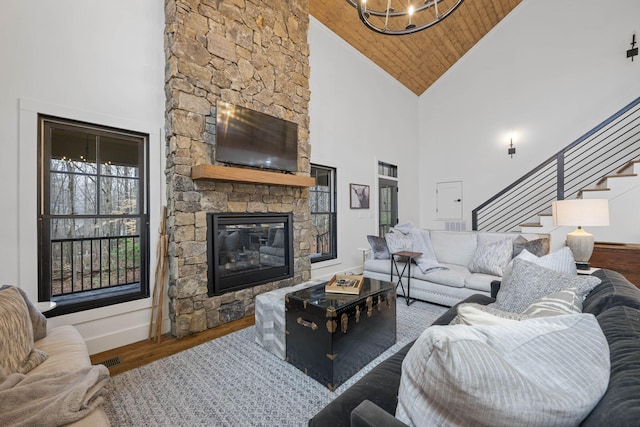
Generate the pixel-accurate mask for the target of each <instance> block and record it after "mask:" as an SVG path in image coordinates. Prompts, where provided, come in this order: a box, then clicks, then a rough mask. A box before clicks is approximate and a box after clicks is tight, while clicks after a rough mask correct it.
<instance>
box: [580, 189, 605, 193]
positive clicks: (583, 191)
mask: <svg viewBox="0 0 640 427" xmlns="http://www.w3.org/2000/svg"><path fill="white" fill-rule="evenodd" d="M587 191H611V189H610V188H583V189H582V190H580V191H578V194H581V193H586V192H587Z"/></svg>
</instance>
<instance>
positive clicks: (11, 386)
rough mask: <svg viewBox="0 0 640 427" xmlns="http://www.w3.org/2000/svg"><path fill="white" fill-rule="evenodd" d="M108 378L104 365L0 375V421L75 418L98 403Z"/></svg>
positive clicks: (48, 422) (49, 422)
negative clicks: (72, 370)
mask: <svg viewBox="0 0 640 427" xmlns="http://www.w3.org/2000/svg"><path fill="white" fill-rule="evenodd" d="M0 374H1V373H0ZM110 380H111V378H110V377H109V370H108V369H107V368H106V367H105V366H104V365H94V366H87V367H85V368H82V369H80V370H78V371H76V372H51V373H41V374H32V375H29V376H27V375H24V374H18V373H16V374H10V375H9V376H6V377H3V376H2V375H0V381H2V382H1V383H0V425H1V426H36V425H37V426H39V427H45V426H60V425H64V424H69V423H72V422H74V421H77V420H79V419H81V418H83V417H85V416H87V415H89V413H90V412H91V411H93V410H94V409H95V408H96V407H97V406H98V405H100V404H101V403H102V401H103V400H104V396H105V395H106V394H107V391H108V389H107V388H106V387H105V386H106V385H107V384H108V383H109V381H110Z"/></svg>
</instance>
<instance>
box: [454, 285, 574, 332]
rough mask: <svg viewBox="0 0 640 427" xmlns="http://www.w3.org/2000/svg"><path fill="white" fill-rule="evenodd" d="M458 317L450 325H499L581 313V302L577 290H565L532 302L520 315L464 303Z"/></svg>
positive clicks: (458, 309)
mask: <svg viewBox="0 0 640 427" xmlns="http://www.w3.org/2000/svg"><path fill="white" fill-rule="evenodd" d="M457 312H458V315H457V316H456V317H455V318H454V319H453V320H452V321H451V323H450V324H451V325H455V324H461V325H469V326H473V325H500V324H503V323H509V322H518V321H521V320H526V319H533V318H535V317H546V316H559V315H562V314H578V313H582V302H581V300H580V298H579V297H578V289H577V288H571V289H565V290H563V291H560V292H555V293H553V294H551V295H546V296H543V297H542V298H540V299H538V300H536V301H534V302H533V303H532V304H531V305H529V307H527V308H526V309H525V310H524V311H523V312H522V313H513V312H510V311H503V310H500V309H497V308H495V307H492V306H487V305H481V304H475V303H464V304H460V305H459V306H458V307H457Z"/></svg>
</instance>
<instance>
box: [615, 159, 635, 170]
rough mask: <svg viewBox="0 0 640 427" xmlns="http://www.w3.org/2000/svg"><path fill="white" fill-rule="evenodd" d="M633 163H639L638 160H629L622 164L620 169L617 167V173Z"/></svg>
mask: <svg viewBox="0 0 640 427" xmlns="http://www.w3.org/2000/svg"><path fill="white" fill-rule="evenodd" d="M635 163H640V160H631V161H629V162H627V163H625V164H624V166H622V167H621V168H620V169H618V171H617V173H620V172H622V171H623V170H625V169H627V168H630V167H631V166H633V164H635Z"/></svg>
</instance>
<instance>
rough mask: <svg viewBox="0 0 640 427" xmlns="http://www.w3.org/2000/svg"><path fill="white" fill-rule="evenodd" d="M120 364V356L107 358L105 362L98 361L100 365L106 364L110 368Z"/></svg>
mask: <svg viewBox="0 0 640 427" xmlns="http://www.w3.org/2000/svg"><path fill="white" fill-rule="evenodd" d="M119 364H120V356H116V357H112V358H111V359H107V360H105V361H104V362H100V363H98V365H104V366H106V367H107V368H110V367H112V366H116V365H119Z"/></svg>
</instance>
